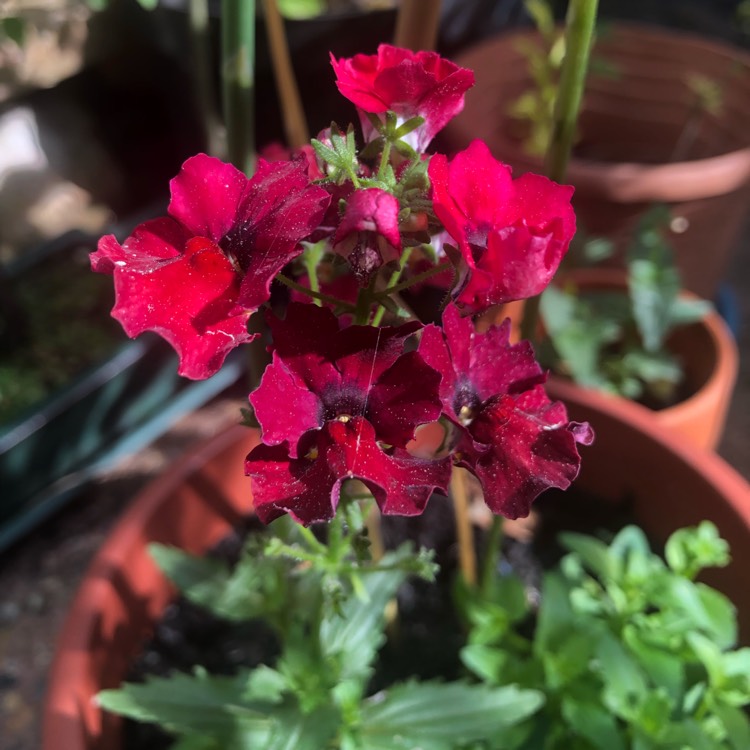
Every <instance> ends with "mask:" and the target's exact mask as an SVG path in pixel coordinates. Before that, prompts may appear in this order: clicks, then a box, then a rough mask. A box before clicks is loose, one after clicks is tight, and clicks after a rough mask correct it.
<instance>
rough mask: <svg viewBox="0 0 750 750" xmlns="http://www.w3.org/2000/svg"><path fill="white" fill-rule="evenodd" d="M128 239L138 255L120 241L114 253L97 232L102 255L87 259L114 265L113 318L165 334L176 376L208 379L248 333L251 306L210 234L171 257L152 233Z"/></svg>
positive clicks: (132, 329)
mask: <svg viewBox="0 0 750 750" xmlns="http://www.w3.org/2000/svg"><path fill="white" fill-rule="evenodd" d="M134 237H135V238H136V240H135V241H134V244H135V245H137V246H138V247H139V252H138V253H133V252H132V246H131V244H130V241H126V243H125V245H124V246H123V248H122V252H121V253H120V254H119V255H117V254H116V253H115V252H114V250H113V246H112V240H111V239H108V238H104V240H102V243H100V247H99V251H98V252H99V253H101V254H103V255H100V256H99V257H98V258H97V259H94V261H93V262H94V263H95V267H96V266H104V265H106V264H107V263H108V262H112V263H113V273H114V278H115V306H114V308H113V309H112V316H113V317H114V318H116V319H117V320H119V321H120V323H121V324H122V326H123V328H124V329H125V332H126V333H127V334H128V336H131V337H134V336H137V335H138V334H139V333H142V332H143V331H155V332H156V333H158V334H159V335H160V336H162V337H163V338H165V339H166V340H167V341H168V342H169V343H170V344H171V345H172V346H173V347H174V349H175V350H176V351H177V353H178V355H179V356H180V366H179V369H178V372H179V374H180V375H184V376H185V377H188V378H192V379H203V378H207V377H210V376H211V375H213V374H214V373H216V372H217V371H218V369H219V368H220V367H221V365H222V363H223V362H224V359H225V357H226V355H227V354H228V353H229V352H230V351H231V350H232V349H234V348H235V347H237V346H239V345H240V344H242V343H245V342H247V341H251V340H252V339H253V338H254V336H251V335H250V334H249V333H248V332H247V319H248V318H249V317H250V314H251V312H252V310H245V309H243V308H241V307H240V306H239V305H238V304H237V295H238V293H239V278H238V275H237V273H236V272H235V270H234V269H233V268H232V266H231V264H230V263H229V261H228V260H227V259H226V257H225V256H224V254H223V253H222V252H221V250H219V248H218V247H216V245H214V244H213V243H212V242H211V241H210V240H207V239H203V238H200V237H195V238H192V239H188V240H187V243H186V245H185V248H184V252H183V253H182V254H179V253H176V254H174V255H173V254H172V251H173V250H176V249H175V248H170V247H166V246H165V245H164V244H163V242H162V241H161V240H159V241H156V239H155V238H156V235H154V234H150V233H149V234H144V233H143V232H139V231H138V230H136V232H135V233H134ZM105 257H106V258H109V259H110V261H105V260H104V258H105ZM113 258H115V259H114V260H111V259H113ZM186 290H189V293H186Z"/></svg>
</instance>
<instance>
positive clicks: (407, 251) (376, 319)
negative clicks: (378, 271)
mask: <svg viewBox="0 0 750 750" xmlns="http://www.w3.org/2000/svg"><path fill="white" fill-rule="evenodd" d="M413 250H414V248H412V247H405V248H404V250H403V252H402V253H401V258H399V264H398V268H397V269H396V270H395V271H394V272H393V273H392V274H391V278H390V279H389V280H388V286H389V287H393V286H395V285H396V284H397V283H398V280H399V279H400V278H401V274H402V273H403V272H404V268H406V264H407V263H408V262H409V257H410V256H411V254H412V251H413ZM383 315H385V307H384V306H383V305H380V306H379V307H378V309H377V310H376V311H375V315H374V316H373V318H372V325H374V326H379V325H380V321H381V320H383Z"/></svg>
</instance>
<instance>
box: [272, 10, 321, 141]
mask: <svg viewBox="0 0 750 750" xmlns="http://www.w3.org/2000/svg"><path fill="white" fill-rule="evenodd" d="M263 8H264V10H265V15H266V31H267V33H268V44H269V46H270V49H271V61H272V63H273V73H274V78H275V79H276V88H277V89H278V91H279V103H280V105H281V115H282V118H283V120H284V132H285V134H286V140H287V145H288V146H289V147H290V148H299V147H300V146H304V145H305V144H307V143H309V142H310V133H309V131H308V129H307V121H306V119H305V111H304V109H303V108H302V99H301V98H300V95H299V88H298V86H297V80H296V79H295V77H294V69H293V68H292V59H291V56H290V55H289V45H288V44H287V40H286V33H285V32H284V19H283V18H282V17H281V13H279V7H278V5H277V4H276V0H263Z"/></svg>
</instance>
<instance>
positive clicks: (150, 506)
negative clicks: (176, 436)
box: [42, 425, 258, 750]
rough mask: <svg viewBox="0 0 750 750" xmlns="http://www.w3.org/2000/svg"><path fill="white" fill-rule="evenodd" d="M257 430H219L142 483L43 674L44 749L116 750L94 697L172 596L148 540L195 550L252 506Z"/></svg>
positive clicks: (113, 722) (119, 672)
mask: <svg viewBox="0 0 750 750" xmlns="http://www.w3.org/2000/svg"><path fill="white" fill-rule="evenodd" d="M257 442H258V433H257V431H254V430H248V429H247V428H245V427H242V426H240V425H234V426H232V427H231V428H230V429H227V430H225V431H222V432H221V433H220V434H218V435H217V436H216V437H214V438H212V439H210V440H208V441H207V442H206V443H204V444H202V445H200V446H198V447H197V448H196V450H194V451H193V452H191V453H189V454H188V455H186V456H185V457H184V458H183V459H182V460H180V461H179V462H178V463H176V464H175V465H174V466H173V467H172V468H171V469H170V470H169V471H168V472H167V473H166V474H164V475H163V476H162V477H161V478H160V479H159V480H157V481H155V482H154V483H153V484H151V485H149V486H147V487H146V489H145V490H144V491H143V492H142V493H141V494H140V495H139V496H138V498H137V499H136V500H135V501H134V503H133V504H132V506H131V507H130V509H129V510H128V511H127V512H126V513H125V515H124V516H123V517H122V519H121V520H120V521H119V522H118V524H117V526H116V527H115V529H114V531H113V532H112V534H111V535H110V536H109V538H108V539H107V541H106V543H105V544H104V546H103V547H102V549H101V550H100V551H99V553H98V554H97V556H96V558H95V560H94V562H93V564H92V565H91V567H90V569H89V571H88V573H87V574H86V577H85V578H84V580H83V583H82V584H81V587H80V589H79V591H78V593H77V595H76V598H75V600H74V602H73V605H72V607H71V610H70V614H69V616H68V619H67V621H66V623H65V626H64V627H63V631H62V634H61V636H60V641H59V645H58V651H57V655H56V658H55V661H54V663H53V665H52V670H51V672H50V680H49V688H48V693H47V702H46V705H45V712H44V731H43V741H42V747H43V748H44V750H84V748H85V750H94V748H96V749H97V750H117V749H118V748H119V746H120V740H119V736H120V733H119V726H120V719H119V718H118V717H116V716H113V715H111V714H105V713H103V712H102V711H100V710H99V708H98V707H97V706H96V704H95V703H94V701H93V697H94V696H95V695H96V693H98V692H99V690H102V689H104V688H110V687H116V686H118V685H119V684H120V683H121V682H122V680H123V678H124V675H125V673H126V671H127V668H128V665H129V664H130V662H131V661H132V659H133V657H134V656H135V654H136V653H137V652H138V650H139V648H140V647H141V646H142V644H143V640H144V638H145V637H146V636H147V635H148V633H149V629H150V627H151V626H152V625H153V623H154V621H155V620H156V619H157V618H158V616H159V615H160V614H161V612H162V611H163V609H164V607H165V606H166V604H167V603H168V602H169V600H170V598H171V597H172V596H173V594H174V592H173V590H172V587H171V586H170V584H169V583H168V581H167V580H166V579H165V578H164V577H163V576H162V575H161V573H160V572H159V571H158V570H157V568H156V566H155V565H154V563H153V561H152V560H151V558H150V556H149V555H148V552H147V545H148V544H149V543H151V542H161V543H164V544H173V545H175V546H178V547H181V548H183V549H186V550H188V551H190V552H194V553H199V552H202V551H204V550H206V549H208V548H209V547H211V546H212V545H214V544H215V543H216V542H218V541H219V540H220V539H221V538H222V537H224V536H226V534H227V533H228V532H229V530H230V528H231V527H232V526H234V525H236V524H237V522H238V521H239V520H240V518H241V515H242V514H247V513H248V512H249V511H250V510H252V498H251V495H250V486H249V480H248V479H247V477H245V476H244V472H243V468H244V458H245V456H246V455H247V453H248V452H249V451H250V449H251V448H252V447H253V446H254V445H256V444H257Z"/></svg>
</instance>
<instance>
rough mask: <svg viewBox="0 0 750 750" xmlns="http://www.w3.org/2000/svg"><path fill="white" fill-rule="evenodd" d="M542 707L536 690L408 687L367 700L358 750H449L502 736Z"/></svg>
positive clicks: (436, 685)
mask: <svg viewBox="0 0 750 750" xmlns="http://www.w3.org/2000/svg"><path fill="white" fill-rule="evenodd" d="M543 703H544V697H543V695H542V694H541V693H539V692H538V691H535V690H520V689H519V688H517V687H515V686H513V685H510V686H506V687H500V688H490V687H486V686H484V685H469V684H464V683H460V682H453V683H436V682H409V683H406V684H403V685H398V686H396V687H393V688H391V689H389V690H388V691H387V692H385V693H384V694H378V695H376V696H373V697H372V698H370V699H368V700H367V702H366V704H365V706H364V708H363V710H362V718H361V725H360V732H361V739H362V745H361V747H362V750H401V749H403V750H407V749H408V750H414V748H420V749H421V750H453V748H455V747H456V746H459V745H461V744H466V743H470V742H476V741H479V740H483V739H490V738H491V739H492V741H493V742H494V743H497V742H498V741H499V740H500V739H501V738H502V735H503V733H504V732H507V731H508V730H509V729H511V728H513V727H515V726H516V725H518V724H519V723H520V722H522V721H524V720H525V719H526V718H528V717H529V716H531V715H532V714H533V713H534V712H536V711H537V710H538V709H539V708H540V707H541V706H542V704H543Z"/></svg>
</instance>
